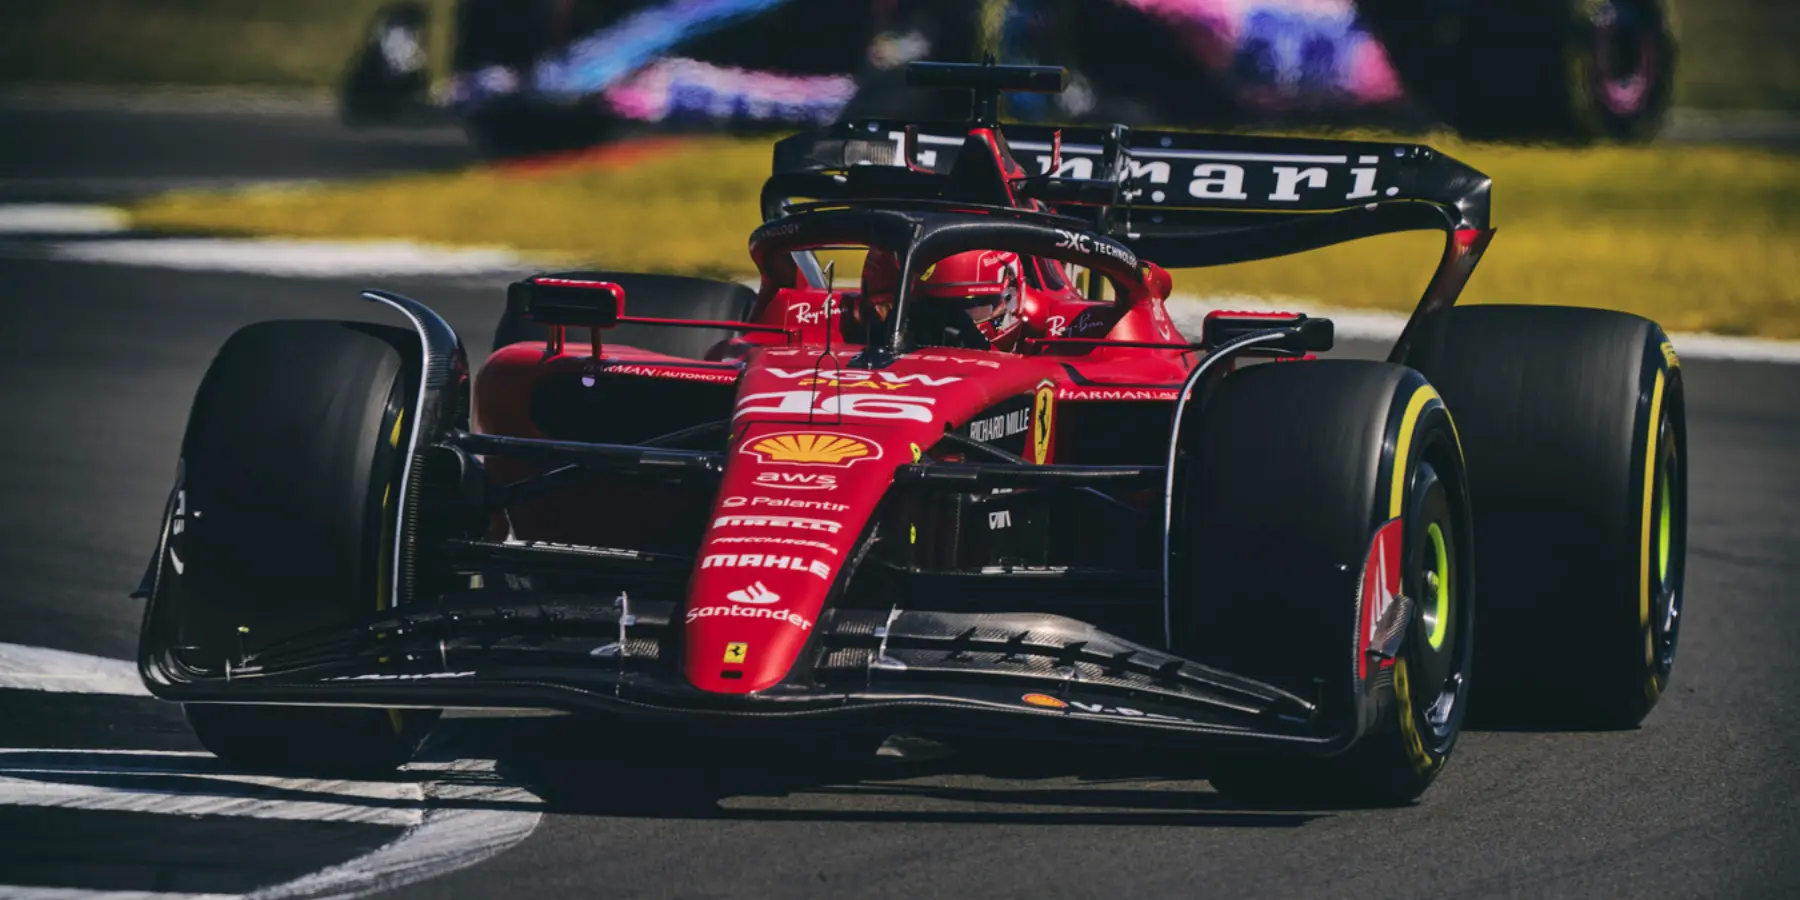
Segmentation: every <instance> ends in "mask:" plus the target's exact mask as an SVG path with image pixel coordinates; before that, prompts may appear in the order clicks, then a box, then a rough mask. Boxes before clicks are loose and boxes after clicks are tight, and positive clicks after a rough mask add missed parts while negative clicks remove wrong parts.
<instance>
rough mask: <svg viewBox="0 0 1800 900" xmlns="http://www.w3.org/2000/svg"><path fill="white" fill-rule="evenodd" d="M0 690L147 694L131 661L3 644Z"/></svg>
mask: <svg viewBox="0 0 1800 900" xmlns="http://www.w3.org/2000/svg"><path fill="white" fill-rule="evenodd" d="M0 690H22V691H48V692H50V693H55V694H120V695H126V696H133V697H148V696H150V691H149V690H148V689H146V688H145V687H144V681H143V679H142V678H141V677H139V675H138V670H137V665H136V664H134V663H129V662H126V661H124V660H122V659H106V658H104V657H99V656H88V655H87V654H85V653H69V652H67V651H64V650H51V649H49V648H47V647H26V646H24V645H21V644H4V643H0Z"/></svg>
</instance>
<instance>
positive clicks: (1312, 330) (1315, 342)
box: [1200, 310, 1337, 354]
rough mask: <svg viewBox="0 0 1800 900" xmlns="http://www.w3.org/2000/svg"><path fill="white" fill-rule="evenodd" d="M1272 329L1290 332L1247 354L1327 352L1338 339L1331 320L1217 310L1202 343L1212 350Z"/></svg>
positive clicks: (1208, 316)
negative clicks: (1259, 351)
mask: <svg viewBox="0 0 1800 900" xmlns="http://www.w3.org/2000/svg"><path fill="white" fill-rule="evenodd" d="M1271 328H1282V329H1286V330H1287V331H1288V335H1287V337H1285V338H1283V339H1282V340H1280V341H1276V342H1274V343H1271V344H1265V345H1263V347H1261V348H1254V347H1253V348H1250V349H1249V350H1247V351H1245V352H1255V351H1256V350H1258V349H1265V350H1271V351H1275V352H1279V353H1296V354H1298V353H1324V352H1325V351H1327V350H1330V349H1331V347H1332V344H1333V343H1334V342H1335V340H1336V337H1337V334H1336V332H1337V329H1336V328H1335V327H1334V326H1333V325H1332V323H1331V320H1330V319H1315V318H1312V317H1310V316H1307V315H1305V314H1304V313H1287V312H1240V311H1235V310H1214V311H1212V312H1209V313H1207V314H1206V319H1205V322H1204V323H1203V324H1202V325H1201V331H1200V343H1201V344H1202V345H1203V346H1204V347H1205V348H1206V349H1208V350H1211V349H1213V348H1215V347H1218V346H1219V345H1220V344H1223V343H1225V342H1227V341H1230V340H1233V339H1235V338H1238V337H1242V336H1244V335H1246V334H1249V333H1251V332H1256V331H1267V330H1269V329H1271Z"/></svg>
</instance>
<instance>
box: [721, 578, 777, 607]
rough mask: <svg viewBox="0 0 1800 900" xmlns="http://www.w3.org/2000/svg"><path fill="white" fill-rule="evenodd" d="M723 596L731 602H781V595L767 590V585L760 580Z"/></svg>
mask: <svg viewBox="0 0 1800 900" xmlns="http://www.w3.org/2000/svg"><path fill="white" fill-rule="evenodd" d="M725 597H726V599H728V600H730V601H731V602H733V603H755V604H758V605H761V604H766V603H780V602H781V595H780V594H777V593H775V592H774V591H771V590H769V589H768V587H767V586H765V585H764V584H763V583H762V582H760V581H758V582H757V583H755V584H753V585H750V586H749V587H747V588H743V589H741V590H736V591H732V592H730V593H728V594H726V595H725Z"/></svg>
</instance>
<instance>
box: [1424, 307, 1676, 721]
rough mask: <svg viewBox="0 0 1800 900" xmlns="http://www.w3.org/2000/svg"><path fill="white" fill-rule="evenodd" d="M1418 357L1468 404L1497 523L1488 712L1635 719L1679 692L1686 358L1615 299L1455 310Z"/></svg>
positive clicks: (1483, 701) (1487, 603)
mask: <svg viewBox="0 0 1800 900" xmlns="http://www.w3.org/2000/svg"><path fill="white" fill-rule="evenodd" d="M1446 329H1447V330H1446V333H1445V336H1444V345H1443V348H1442V352H1441V354H1436V355H1432V357H1431V358H1425V357H1426V356H1427V354H1428V350H1427V349H1421V350H1420V351H1419V352H1418V354H1417V355H1418V356H1419V357H1420V358H1419V359H1417V360H1415V361H1414V362H1415V364H1416V365H1417V366H1419V367H1420V368H1421V369H1422V370H1424V371H1426V372H1428V373H1429V374H1430V376H1431V379H1432V383H1434V384H1436V385H1437V386H1438V389H1439V390H1440V391H1442V392H1443V395H1444V398H1445V400H1446V401H1447V402H1448V403H1449V404H1450V406H1451V408H1452V409H1454V410H1456V417H1457V424H1458V425H1459V426H1460V427H1461V428H1462V433H1463V439H1464V441H1465V442H1466V444H1467V447H1468V451H1469V483H1470V491H1471V494H1472V496H1473V498H1474V503H1475V509H1476V527H1477V529H1478V531H1479V533H1480V535H1481V544H1480V547H1479V549H1478V551H1477V554H1478V555H1477V568H1478V570H1479V571H1480V573H1481V575H1480V578H1481V583H1480V586H1479V589H1480V591H1481V595H1482V611H1481V621H1480V622H1479V623H1478V625H1477V627H1478V628H1479V629H1480V630H1481V635H1482V642H1481V646H1480V649H1479V651H1478V653H1477V656H1476V660H1475V665H1476V682H1477V685H1478V688H1477V691H1478V692H1477V695H1476V698H1475V702H1474V707H1473V709H1474V711H1475V714H1476V715H1477V716H1478V717H1480V719H1481V720H1483V721H1485V722H1493V723H1495V724H1502V725H1505V724H1513V725H1564V726H1576V727H1620V728H1624V727H1632V726H1635V725H1637V724H1638V723H1640V722H1642V721H1643V719H1644V717H1645V716H1647V715H1649V713H1650V711H1651V710H1652V709H1653V708H1655V706H1656V704H1657V702H1658V700H1659V699H1660V698H1661V697H1662V695H1663V693H1664V692H1665V691H1666V690H1667V689H1668V685H1669V677H1670V674H1671V673H1672V671H1673V668H1674V664H1675V651H1676V646H1677V643H1678V640H1679V638H1680V633H1681V621H1682V615H1683V598H1684V594H1683V585H1684V580H1685V572H1686V550H1687V460H1688V455H1687V415H1686V390H1685V386H1684V382H1683V378H1682V371H1681V362H1680V359H1679V357H1677V356H1676V353H1675V349H1674V347H1673V345H1672V344H1671V343H1670V341H1669V338H1668V336H1667V335H1666V334H1664V333H1663V331H1662V329H1661V328H1660V327H1659V326H1657V324H1656V323H1655V322H1652V321H1650V320H1648V319H1645V318H1642V317H1639V316H1635V315H1630V314H1628V313H1622V312H1614V311H1611V310H1603V309H1587V308H1576V307H1544V306H1485V305H1484V306H1471V307H1468V308H1458V309H1454V310H1452V311H1451V315H1450V317H1449V319H1448V321H1447V323H1446Z"/></svg>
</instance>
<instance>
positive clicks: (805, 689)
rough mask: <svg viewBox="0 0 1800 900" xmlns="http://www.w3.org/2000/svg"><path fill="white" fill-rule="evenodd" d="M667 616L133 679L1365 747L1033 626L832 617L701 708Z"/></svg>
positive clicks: (225, 689) (467, 610) (437, 699)
mask: <svg viewBox="0 0 1800 900" xmlns="http://www.w3.org/2000/svg"><path fill="white" fill-rule="evenodd" d="M675 615H677V611H676V608H675V604H673V603H667V602H664V603H633V602H631V601H630V600H629V599H628V598H627V597H626V596H624V595H621V596H620V597H619V598H617V599H616V600H615V601H614V602H613V603H612V604H611V605H610V606H608V605H604V604H600V605H596V604H595V603H594V600H593V598H590V597H581V598H576V597H567V598H557V597H553V596H545V595H541V594H522V593H516V592H497V591H491V590H490V591H471V592H467V593H466V594H462V595H453V596H451V597H446V598H445V599H444V602H443V604H442V605H438V606H434V607H432V608H430V609H422V610H420V611H418V612H412V613H399V612H388V613H384V614H378V615H375V616H371V617H370V618H368V619H367V620H365V621H363V622H359V623H355V624H353V625H349V626H347V627H345V628H342V629H336V630H332V631H328V632H318V633H314V634H311V635H308V636H304V637H301V638H298V639H295V640H292V641H287V642H283V643H281V644H278V645H276V646H273V647H270V648H267V649H266V650H264V651H263V652H262V653H260V654H256V655H255V656H254V657H253V658H247V659H243V660H239V661H237V662H235V663H232V664H230V665H227V666H225V667H224V668H223V670H210V669H208V670H203V669H200V668H196V667H195V666H192V665H189V664H188V663H187V662H186V661H184V659H183V654H182V653H181V652H180V651H179V650H178V648H176V647H174V646H172V645H171V644H170V643H167V642H164V641H161V640H159V639H156V638H155V637H154V636H155V635H157V634H159V633H163V632H162V629H159V628H157V627H155V618H156V616H155V610H154V608H153V609H152V610H151V616H152V623H151V625H152V627H150V628H149V629H147V631H146V636H147V637H148V638H150V639H148V640H146V641H145V642H144V643H143V645H142V652H141V655H140V659H139V666H140V669H141V671H142V674H143V677H144V680H145V683H146V684H147V685H149V687H150V689H151V691H152V693H154V694H155V695H157V696H159V697H162V698H164V699H168V700H177V701H182V702H240V703H244V702H252V703H279V704H329V705H370V706H418V707H459V708H467V707H496V708H512V707H528V708H552V709H559V710H564V711H568V712H573V713H608V714H624V715H631V716H651V717H689V718H694V719H702V720H711V721H713V722H716V723H721V724H724V723H729V722H731V721H734V720H735V721H739V722H746V723H748V722H750V721H751V720H755V721H757V722H761V723H766V724H772V725H775V726H776V727H780V723H782V722H786V723H789V724H792V725H794V726H795V727H797V728H803V727H811V726H810V725H809V724H808V722H818V723H824V722H827V721H828V720H829V721H831V722H832V723H833V724H835V723H836V722H837V721H840V720H862V721H865V722H870V723H872V724H876V725H879V726H881V727H894V728H903V727H924V728H941V729H948V730H954V731H956V732H959V733H992V734H994V735H997V736H1007V737H1022V736H1027V735H1044V736H1055V737H1060V738H1066V739H1069V740H1074V741H1081V742H1097V743H1119V744H1138V745H1142V744H1144V742H1146V741H1154V742H1155V746H1156V747H1158V748H1160V749H1167V748H1169V747H1171V746H1180V745H1185V744H1204V745H1208V746H1224V745H1232V744H1244V743H1249V744H1255V745H1260V746H1262V747H1264V748H1266V749H1268V750H1270V751H1274V752H1291V753H1300V754H1320V755H1323V754H1330V753H1333V752H1336V751H1338V750H1341V749H1343V748H1344V747H1346V746H1348V745H1349V743H1350V742H1352V741H1353V740H1354V739H1355V737H1356V734H1355V731H1356V729H1355V727H1354V726H1353V725H1350V724H1348V723H1339V725H1338V727H1335V728H1334V727H1331V723H1328V722H1326V721H1324V717H1323V716H1322V713H1321V704H1319V703H1317V702H1315V701H1314V700H1309V699H1307V698H1303V697H1300V696H1297V695H1295V694H1292V693H1289V692H1287V691H1284V690H1282V689H1280V688H1278V687H1275V686H1272V685H1269V684H1266V683H1263V682H1260V681H1256V680H1253V679H1249V678H1245V677H1242V676H1239V675H1234V674H1232V673H1229V672H1224V671H1221V670H1218V669H1214V668H1210V667H1207V666H1203V665H1200V664H1198V663H1195V662H1192V661H1189V660H1184V659H1181V658H1178V657H1175V656H1171V655H1169V654H1167V653H1164V652H1161V651H1158V650H1153V649H1151V648H1148V647H1144V646H1142V645H1139V644H1135V643H1133V642H1131V641H1128V640H1125V639H1123V638H1120V637H1117V636H1115V635H1111V634H1107V633H1105V632H1102V631H1100V630H1099V629H1096V628H1095V627H1093V626H1092V625H1089V624H1087V623H1084V622H1080V621H1077V620H1074V619H1070V618H1067V617H1062V616H1055V615H1046V614H1038V613H947V612H930V611H903V610H897V609H896V610H890V611H886V612H881V611H874V610H854V609H838V610H829V611H827V612H826V613H824V614H823V615H821V616H820V620H819V622H818V623H817V625H816V627H815V629H814V633H813V635H812V637H811V638H810V639H809V640H810V643H809V647H808V652H807V653H805V654H803V656H802V658H801V661H800V662H799V663H798V664H797V665H796V666H795V669H794V671H793V672H792V673H791V674H790V675H789V677H788V678H787V679H786V680H784V681H783V682H782V683H781V684H779V685H777V686H775V687H774V688H772V689H770V690H767V691H763V692H760V693H757V694H751V695H726V694H716V693H710V692H704V691H700V690H698V689H696V688H694V687H692V686H691V685H689V684H688V683H687V682H686V680H685V678H684V677H683V676H682V674H681V669H680V664H679V660H678V656H679V648H678V646H677V642H678V640H679V632H680V623H679V622H678V621H672V617H673V616H675Z"/></svg>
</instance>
